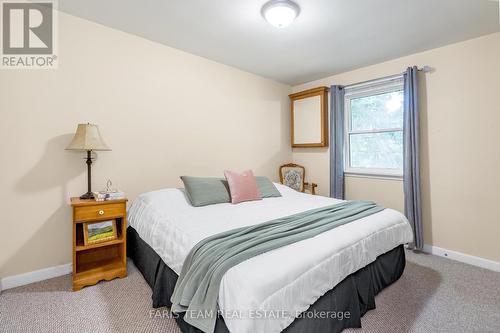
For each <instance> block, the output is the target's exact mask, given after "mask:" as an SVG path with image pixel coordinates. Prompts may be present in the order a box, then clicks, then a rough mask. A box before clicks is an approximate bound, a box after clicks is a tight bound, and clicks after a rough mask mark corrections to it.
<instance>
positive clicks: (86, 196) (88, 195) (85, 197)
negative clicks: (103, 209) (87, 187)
mask: <svg viewBox="0 0 500 333" xmlns="http://www.w3.org/2000/svg"><path fill="white" fill-rule="evenodd" d="M80 199H82V200H89V199H94V193H92V192H87V193H85V194H83V195H82V196H80Z"/></svg>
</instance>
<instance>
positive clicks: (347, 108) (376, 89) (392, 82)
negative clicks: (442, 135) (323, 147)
mask: <svg viewBox="0 0 500 333" xmlns="http://www.w3.org/2000/svg"><path fill="white" fill-rule="evenodd" d="M401 90H403V91H404V78H403V75H397V76H393V77H389V78H384V79H380V80H374V81H370V82H367V83H361V84H356V85H351V86H347V87H346V88H345V94H344V173H345V174H346V175H351V176H361V177H370V178H392V179H402V178H403V170H397V171H395V170H394V169H380V168H353V167H351V166H350V152H351V149H350V148H351V147H350V140H349V138H350V135H352V134H370V133H387V132H399V131H400V132H402V134H403V136H404V130H403V126H401V127H396V128H384V129H377V130H355V131H353V130H351V103H350V102H351V100H352V99H356V98H362V97H368V96H374V95H381V94H386V93H390V92H396V91H401ZM403 103H404V101H403Z"/></svg>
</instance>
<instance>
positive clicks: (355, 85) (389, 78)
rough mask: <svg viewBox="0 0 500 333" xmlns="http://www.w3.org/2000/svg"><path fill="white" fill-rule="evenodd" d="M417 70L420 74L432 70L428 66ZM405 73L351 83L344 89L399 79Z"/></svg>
mask: <svg viewBox="0 0 500 333" xmlns="http://www.w3.org/2000/svg"><path fill="white" fill-rule="evenodd" d="M417 69H418V71H419V72H422V73H429V72H431V71H432V68H431V67H430V66H427V65H425V66H423V67H419V68H417ZM405 73H406V72H402V73H399V74H393V75H388V76H384V77H379V78H377V79H372V80H368V81H362V82H357V83H353V84H348V85H345V86H344V88H352V87H357V86H362V85H365V84H369V83H372V82H377V81H385V80H391V79H395V78H398V77H401V76H402V75H404V74H405Z"/></svg>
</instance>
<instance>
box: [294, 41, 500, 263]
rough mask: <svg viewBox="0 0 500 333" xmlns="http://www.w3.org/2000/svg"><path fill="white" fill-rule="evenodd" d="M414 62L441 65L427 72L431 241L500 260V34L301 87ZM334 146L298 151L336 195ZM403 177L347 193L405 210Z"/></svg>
mask: <svg viewBox="0 0 500 333" xmlns="http://www.w3.org/2000/svg"><path fill="white" fill-rule="evenodd" d="M411 65H418V66H423V65H429V66H431V67H433V68H434V69H435V70H434V71H433V72H432V73H427V74H424V75H423V79H422V82H421V91H422V97H421V101H420V102H421V105H422V115H421V122H422V142H421V147H422V165H421V172H422V191H423V193H422V196H423V198H422V199H423V220H424V229H425V230H424V231H425V233H424V234H425V242H426V243H427V244H432V245H435V246H439V247H443V248H445V249H449V250H455V251H459V252H463V253H467V254H470V255H474V256H479V257H483V258H488V259H492V260H495V261H500V242H499V241H498V236H499V235H500V217H499V216H498V214H497V207H498V205H499V203H500V191H499V189H500V173H499V172H498V170H499V169H500V147H499V145H498V143H499V142H500V130H499V128H500V127H499V126H500V125H499V124H500V103H499V102H498V94H499V92H500V33H496V34H492V35H488V36H484V37H481V38H477V39H473V40H469V41H466V42H462V43H458V44H454V45H450V46H446V47H442V48H439V49H434V50H430V51H427V52H423V53H419V54H415V55H411V56H408V57H404V58H399V59H396V60H393V61H389V62H385V63H381V64H378V65H375V66H370V67H365V68H362V69H358V70H355V71H351V72H348V73H343V74H340V75H335V76H332V77H328V78H325V79H321V80H317V81H314V82H309V83H307V84H303V85H300V86H296V87H294V88H293V91H294V92H298V91H301V90H304V89H308V88H314V87H317V86H322V85H326V86H329V85H332V84H342V85H347V84H352V83H356V82H360V81H365V80H370V79H374V78H378V77H382V76H387V75H391V74H396V73H399V72H402V71H403V70H404V69H405V68H406V67H408V66H411ZM328 154H329V153H328V149H318V150H314V149H309V150H303V149H294V151H293V158H294V161H295V162H296V163H299V164H303V165H305V166H306V167H307V170H308V175H309V180H310V181H317V182H318V183H319V190H320V193H321V194H325V195H327V194H328V192H329V186H328V183H329V175H328V168H329V162H328ZM402 193H403V192H402V182H398V181H385V180H377V179H366V178H348V179H347V180H346V194H347V198H364V199H373V200H376V201H379V202H381V203H383V204H385V205H387V206H388V207H393V208H396V209H399V210H402V209H403V197H402Z"/></svg>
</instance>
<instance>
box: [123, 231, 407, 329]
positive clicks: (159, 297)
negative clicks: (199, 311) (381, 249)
mask: <svg viewBox="0 0 500 333" xmlns="http://www.w3.org/2000/svg"><path fill="white" fill-rule="evenodd" d="M127 255H128V256H129V257H130V258H131V259H132V260H133V261H134V264H135V266H137V268H138V269H139V271H140V272H141V273H142V275H143V276H144V279H145V280H146V282H147V283H148V284H149V286H150V287H151V289H152V292H153V295H152V298H153V307H154V308H158V307H163V306H167V307H170V306H171V304H172V303H171V302H170V296H171V295H172V293H173V291H174V287H175V283H176V281H177V277H178V276H177V274H176V273H175V272H174V271H173V270H171V269H170V267H168V266H167V265H166V264H165V263H164V262H163V260H162V259H161V258H160V256H159V255H158V254H157V253H156V252H155V251H154V250H153V249H152V248H151V247H150V246H149V245H148V244H147V243H146V242H145V241H143V240H142V239H141V238H140V237H139V235H138V234H137V232H136V231H135V229H133V228H132V227H128V230H127ZM405 263H406V260H405V252H404V248H403V245H400V246H398V247H396V248H394V249H392V250H391V251H389V252H387V253H385V254H382V255H380V256H378V257H377V259H376V260H375V261H374V262H372V263H371V264H369V265H367V266H365V267H364V268H362V269H360V270H358V271H356V272H354V273H352V274H351V275H349V276H347V277H346V278H345V279H344V280H343V281H341V282H340V283H339V284H337V285H336V286H335V288H333V289H332V290H330V291H328V292H326V293H325V294H324V295H323V296H321V297H320V298H319V299H318V300H317V301H316V302H315V303H314V304H312V305H311V306H310V307H309V309H308V310H306V313H304V314H303V316H301V317H300V318H296V319H295V320H294V321H293V322H292V324H290V326H288V327H287V328H286V329H285V330H284V331H283V332H286V333H299V332H310V333H316V332H317V333H322V332H332V333H335V332H341V331H342V330H343V329H345V328H350V327H355V328H357V327H361V317H362V316H363V315H364V314H365V313H366V312H367V311H368V310H371V309H374V308H375V295H377V294H378V293H379V292H380V291H381V290H382V289H384V288H385V287H387V286H389V285H390V284H392V283H393V282H395V281H396V280H398V279H399V278H400V277H401V275H402V274H403V271H404V268H405ZM320 313H328V314H332V313H337V314H339V313H342V314H343V315H342V316H338V315H337V316H332V315H328V316H326V317H327V318H325V317H323V318H321V317H320V316H317V315H315V314H320ZM347 314H348V315H347ZM341 317H342V318H341ZM175 320H176V321H177V324H178V325H179V327H180V328H181V331H182V332H183V333H200V332H201V331H200V330H199V329H197V328H195V327H193V326H191V325H189V324H188V323H186V322H185V321H184V319H183V318H182V316H175ZM215 332H216V333H229V330H228V329H227V326H226V324H225V323H224V318H222V316H219V317H218V318H217V323H216V326H215Z"/></svg>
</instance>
